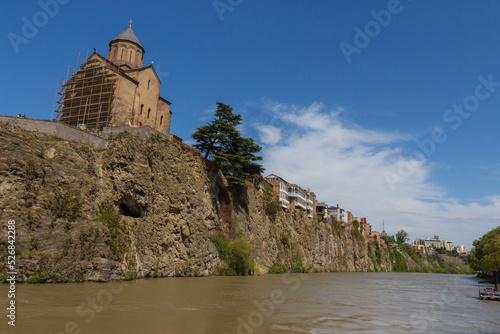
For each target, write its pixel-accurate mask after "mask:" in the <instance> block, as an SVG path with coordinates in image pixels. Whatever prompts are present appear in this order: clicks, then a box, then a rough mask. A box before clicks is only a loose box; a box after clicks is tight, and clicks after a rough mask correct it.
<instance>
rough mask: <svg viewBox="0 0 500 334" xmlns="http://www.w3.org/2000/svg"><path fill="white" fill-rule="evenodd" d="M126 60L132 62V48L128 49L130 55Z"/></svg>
mask: <svg viewBox="0 0 500 334" xmlns="http://www.w3.org/2000/svg"><path fill="white" fill-rule="evenodd" d="M128 62H129V63H131V62H132V50H130V56H129V57H128Z"/></svg>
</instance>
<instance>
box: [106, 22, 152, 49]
mask: <svg viewBox="0 0 500 334" xmlns="http://www.w3.org/2000/svg"><path fill="white" fill-rule="evenodd" d="M118 41H124V42H132V43H134V44H136V45H137V46H138V47H140V48H141V49H142V52H143V53H145V51H144V47H143V46H142V44H141V42H139V39H138V38H137V36H136V35H135V34H134V31H133V30H132V28H131V27H129V28H128V29H127V30H125V31H124V32H122V33H121V34H120V35H118V36H117V37H116V38H113V39H112V40H111V42H109V45H110V46H111V44H112V43H114V42H118Z"/></svg>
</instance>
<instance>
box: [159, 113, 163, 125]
mask: <svg viewBox="0 0 500 334" xmlns="http://www.w3.org/2000/svg"><path fill="white" fill-rule="evenodd" d="M162 124H163V115H162V116H161V117H160V125H162Z"/></svg>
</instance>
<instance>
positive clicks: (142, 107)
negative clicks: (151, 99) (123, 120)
mask: <svg viewBox="0 0 500 334" xmlns="http://www.w3.org/2000/svg"><path fill="white" fill-rule="evenodd" d="M143 110H144V104H141V111H140V112H139V115H142V111H143Z"/></svg>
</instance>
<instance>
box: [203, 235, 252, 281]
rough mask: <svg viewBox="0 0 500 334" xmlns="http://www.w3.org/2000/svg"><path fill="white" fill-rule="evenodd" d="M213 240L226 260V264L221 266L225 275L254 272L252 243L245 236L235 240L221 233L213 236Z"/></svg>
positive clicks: (221, 256)
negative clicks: (230, 239) (228, 238)
mask: <svg viewBox="0 0 500 334" xmlns="http://www.w3.org/2000/svg"><path fill="white" fill-rule="evenodd" d="M212 242H213V243H214V245H215V248H217V252H218V253H219V257H220V258H221V259H222V260H224V262H225V266H224V267H223V268H221V272H222V274H224V275H229V276H235V275H242V276H244V275H250V274H252V273H253V269H254V262H253V259H252V256H251V254H250V253H251V251H252V245H251V244H250V241H248V240H247V239H245V238H238V239H235V240H233V241H229V240H227V239H226V238H225V237H224V236H222V235H219V236H217V237H214V238H212Z"/></svg>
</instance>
